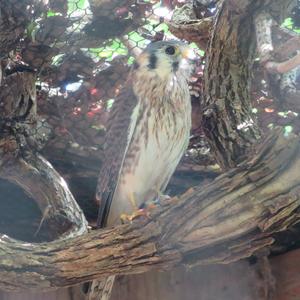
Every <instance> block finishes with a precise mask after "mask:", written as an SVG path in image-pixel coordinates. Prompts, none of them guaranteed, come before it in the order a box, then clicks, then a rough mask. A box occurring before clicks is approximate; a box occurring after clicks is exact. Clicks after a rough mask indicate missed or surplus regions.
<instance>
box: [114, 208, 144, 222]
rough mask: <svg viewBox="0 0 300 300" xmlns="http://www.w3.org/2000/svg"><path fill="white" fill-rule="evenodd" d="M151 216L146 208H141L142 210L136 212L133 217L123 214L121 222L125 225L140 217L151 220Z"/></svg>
mask: <svg viewBox="0 0 300 300" xmlns="http://www.w3.org/2000/svg"><path fill="white" fill-rule="evenodd" d="M149 216H150V213H149V211H148V210H146V209H144V208H141V209H138V210H136V211H134V212H133V213H132V214H131V215H129V214H121V216H120V219H121V222H122V223H123V224H124V223H128V222H130V223H131V222H132V221H133V220H134V219H137V218H140V217H145V218H149Z"/></svg>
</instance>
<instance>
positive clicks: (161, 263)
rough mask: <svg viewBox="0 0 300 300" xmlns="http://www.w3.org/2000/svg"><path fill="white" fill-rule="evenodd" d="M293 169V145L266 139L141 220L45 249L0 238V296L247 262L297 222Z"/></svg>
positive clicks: (298, 185) (299, 163)
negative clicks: (0, 291)
mask: <svg viewBox="0 0 300 300" xmlns="http://www.w3.org/2000/svg"><path fill="white" fill-rule="evenodd" d="M277 134H278V133H277ZM299 168H300V141H299V137H295V136H292V137H290V138H285V137H283V136H282V135H281V134H278V136H277V135H273V136H270V137H269V138H267V139H265V142H264V145H263V146H262V147H261V148H260V149H259V150H258V151H257V154H256V155H255V156H254V157H253V159H252V160H250V161H248V162H246V163H244V164H242V165H241V166H239V167H238V168H235V169H233V170H231V171H230V172H227V173H225V174H223V175H221V176H219V177H218V178H217V179H216V180H215V181H214V182H212V183H210V184H208V185H206V186H205V187H203V186H199V187H196V188H195V189H193V190H190V191H188V192H187V193H185V194H184V195H182V196H181V197H180V198H179V199H171V200H170V201H167V202H166V203H163V204H162V207H161V208H159V209H156V210H154V211H153V212H151V216H150V218H149V219H145V220H140V221H136V222H134V223H133V224H126V225H123V226H118V227H116V228H112V229H103V230H97V231H93V232H91V233H88V234H86V235H84V236H79V237H76V238H72V239H68V240H64V241H61V240H58V241H54V242H50V243H47V244H29V243H22V242H18V241H16V240H12V239H10V238H9V237H7V236H4V235H3V236H2V237H1V239H0V288H1V289H4V290H23V289H24V288H27V289H51V288H55V287H63V286H68V285H74V284H78V283H81V282H85V281H87V280H92V279H97V278H99V277H107V276H109V275H113V274H132V273H141V272H145V271H148V270H150V269H160V270H162V269H167V268H171V267H174V266H175V265H178V264H179V263H184V264H192V265H193V264H210V263H229V262H232V261H236V260H239V259H241V258H244V257H248V256H250V255H252V254H253V253H255V252H256V251H258V250H259V249H261V248H263V247H265V246H267V245H270V244H272V243H273V241H274V238H273V237H272V234H273V233H274V232H278V231H282V230H285V229H286V228H287V227H288V226H291V225H293V224H295V223H296V222H299V213H298V207H299V205H300V198H299V190H300V179H299V176H298V175H297V174H298V171H299Z"/></svg>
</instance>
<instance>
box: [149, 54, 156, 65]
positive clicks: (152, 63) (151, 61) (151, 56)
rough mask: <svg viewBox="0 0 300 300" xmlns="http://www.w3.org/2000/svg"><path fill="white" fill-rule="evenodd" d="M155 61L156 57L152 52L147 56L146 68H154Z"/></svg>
mask: <svg viewBox="0 0 300 300" xmlns="http://www.w3.org/2000/svg"><path fill="white" fill-rule="evenodd" d="M156 63H157V57H156V55H155V54H154V53H152V54H151V55H150V57H149V64H148V68H149V69H155V68H156Z"/></svg>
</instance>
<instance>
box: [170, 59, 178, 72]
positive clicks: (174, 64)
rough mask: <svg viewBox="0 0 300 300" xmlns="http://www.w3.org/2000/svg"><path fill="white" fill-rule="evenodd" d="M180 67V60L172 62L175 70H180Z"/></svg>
mask: <svg viewBox="0 0 300 300" xmlns="http://www.w3.org/2000/svg"><path fill="white" fill-rule="evenodd" d="M178 67H179V62H178V61H174V62H173V63H172V69H173V72H176V71H177V70H178Z"/></svg>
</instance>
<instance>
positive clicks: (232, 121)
mask: <svg viewBox="0 0 300 300" xmlns="http://www.w3.org/2000/svg"><path fill="white" fill-rule="evenodd" d="M239 4H240V5H241V9H239V11H240V10H242V13H236V12H235V11H233V10H232V8H231V6H230V3H227V2H224V4H223V6H222V7H221V8H220V10H219V12H218V15H217V17H216V20H215V24H214V29H213V31H212V33H211V38H210V43H209V46H208V49H207V52H206V53H207V54H206V69H205V86H204V99H203V103H202V106H203V127H204V129H205V133H206V136H207V138H208V140H209V143H210V146H211V147H212V151H213V153H214V155H215V158H216V160H217V162H218V163H219V164H220V166H221V167H222V168H223V169H229V168H231V167H234V166H236V165H237V164H239V163H240V162H241V161H243V160H244V159H245V158H246V157H247V154H248V153H249V151H250V149H251V145H252V144H253V143H255V142H256V141H257V140H258V139H259V137H260V132H259V129H258V127H257V124H256V121H255V119H254V117H253V115H252V112H251V102H250V100H251V99H250V93H249V88H250V82H249V78H250V75H251V67H252V63H253V59H254V54H255V47H256V45H255V33H254V30H253V28H252V26H253V25H252V24H253V15H252V14H251V13H250V14H249V13H246V12H245V11H246V10H245V7H244V6H245V5H246V4H249V1H241V3H239ZM236 8H238V7H236Z"/></svg>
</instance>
